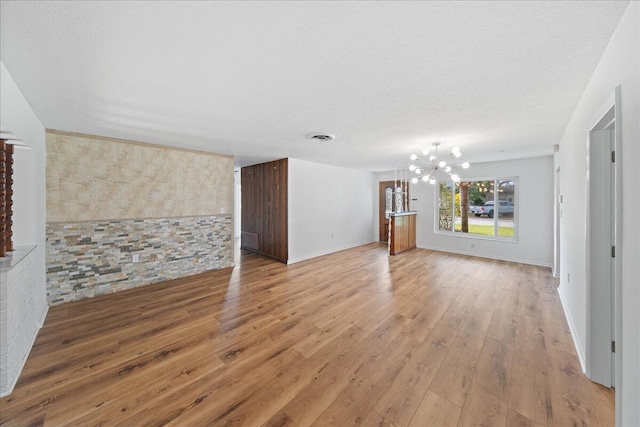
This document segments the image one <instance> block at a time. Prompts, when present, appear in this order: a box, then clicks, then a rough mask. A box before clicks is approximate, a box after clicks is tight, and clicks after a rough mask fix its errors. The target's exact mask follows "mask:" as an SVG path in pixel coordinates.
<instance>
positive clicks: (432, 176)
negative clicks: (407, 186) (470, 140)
mask: <svg viewBox="0 0 640 427" xmlns="http://www.w3.org/2000/svg"><path fill="white" fill-rule="evenodd" d="M431 145H433V147H434V153H433V154H429V150H428V149H426V148H425V149H424V150H422V154H423V155H424V158H421V157H418V156H417V155H415V154H412V155H411V160H414V161H417V163H418V164H412V165H411V166H409V170H410V171H411V172H414V173H415V174H416V175H418V176H415V177H413V178H411V182H412V183H414V184H416V183H417V182H418V181H419V180H422V181H424V182H429V183H430V184H435V183H436V175H437V174H438V173H443V174H445V173H446V174H447V175H448V176H449V177H450V178H451V180H452V181H454V182H460V176H458V175H457V174H455V173H454V172H453V167H458V166H460V167H462V168H463V169H468V168H469V166H470V165H469V162H464V163H461V164H458V163H447V161H446V160H440V159H438V146H439V145H440V143H439V142H434V143H433V144H431ZM461 155H462V153H460V149H459V148H458V147H453V149H452V150H451V153H449V155H448V156H447V158H450V159H452V160H454V161H455V159H457V158H458V157H460V156H461Z"/></svg>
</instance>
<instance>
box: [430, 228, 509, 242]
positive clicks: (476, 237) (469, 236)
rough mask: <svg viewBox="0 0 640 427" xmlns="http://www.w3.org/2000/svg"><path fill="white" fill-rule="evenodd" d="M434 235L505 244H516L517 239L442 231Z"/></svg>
mask: <svg viewBox="0 0 640 427" xmlns="http://www.w3.org/2000/svg"><path fill="white" fill-rule="evenodd" d="M434 234H437V235H440V236H451V237H456V238H463V239H474V240H489V241H492V242H506V243H518V238H517V237H499V236H479V235H475V234H467V233H460V232H458V233H454V232H451V231H442V230H436V231H435V232H434Z"/></svg>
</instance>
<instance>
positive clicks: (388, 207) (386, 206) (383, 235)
mask: <svg viewBox="0 0 640 427" xmlns="http://www.w3.org/2000/svg"><path fill="white" fill-rule="evenodd" d="M394 184H395V185H394ZM396 185H400V183H399V182H398V181H380V184H379V186H380V187H379V188H380V190H379V197H380V208H379V215H378V216H379V221H378V223H379V224H380V226H379V229H380V241H381V242H387V241H388V240H389V212H398V211H407V210H409V200H410V199H409V185H408V184H407V183H406V182H403V183H402V188H403V190H404V192H405V197H404V198H403V202H402V203H403V204H404V206H398V205H397V200H396V197H394V189H395V186H396ZM399 208H400V209H399Z"/></svg>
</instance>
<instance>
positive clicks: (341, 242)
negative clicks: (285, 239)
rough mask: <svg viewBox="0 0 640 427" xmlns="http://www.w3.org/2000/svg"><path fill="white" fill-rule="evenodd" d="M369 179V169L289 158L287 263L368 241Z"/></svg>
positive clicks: (370, 226) (370, 224)
mask: <svg viewBox="0 0 640 427" xmlns="http://www.w3.org/2000/svg"><path fill="white" fill-rule="evenodd" d="M373 182H374V179H373V173H371V172H365V171H360V170H355V169H346V168H340V167H335V166H327V165H322V164H319V163H312V162H307V161H303V160H297V159H291V158H290V159H289V200H288V205H289V209H288V215H289V218H288V222H289V264H291V263H294V262H298V261H302V260H305V259H309V258H313V257H316V256H320V255H325V254H328V253H332V252H336V251H340V250H343V249H347V248H351V247H354V246H358V245H362V244H365V243H370V242H372V241H373V240H374V236H373V234H372V231H371V230H372V229H373V221H374V216H375V215H374V214H375V212H377V210H376V211H375V212H374V210H373V206H374V200H373V194H372V193H371V187H372V185H373ZM376 201H377V198H376Z"/></svg>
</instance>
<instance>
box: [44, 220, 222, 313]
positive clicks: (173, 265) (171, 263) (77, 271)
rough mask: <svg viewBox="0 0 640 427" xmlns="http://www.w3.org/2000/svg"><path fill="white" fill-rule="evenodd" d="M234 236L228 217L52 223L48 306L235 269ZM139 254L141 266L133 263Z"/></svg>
mask: <svg viewBox="0 0 640 427" xmlns="http://www.w3.org/2000/svg"><path fill="white" fill-rule="evenodd" d="M232 236H233V221H232V217H231V215H229V214H227V215H213V216H197V217H181V218H153V219H149V218H148V219H123V220H105V221H87V222H64V223H48V224H47V299H48V302H49V304H51V305H54V304H59V303H62V302H67V301H75V300H80V299H84V298H89V297H94V296H97V295H102V294H107V293H112V292H116V291H119V290H123V289H131V288H135V287H138V286H141V285H147V284H150V283H156V282H161V281H164V280H170V279H176V278H179V277H184V276H189V275H193V274H197V273H201V272H203V271H206V270H213V269H219V268H226V267H231V266H233V237H232ZM134 255H138V257H139V262H137V263H134V262H133V256H134Z"/></svg>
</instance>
